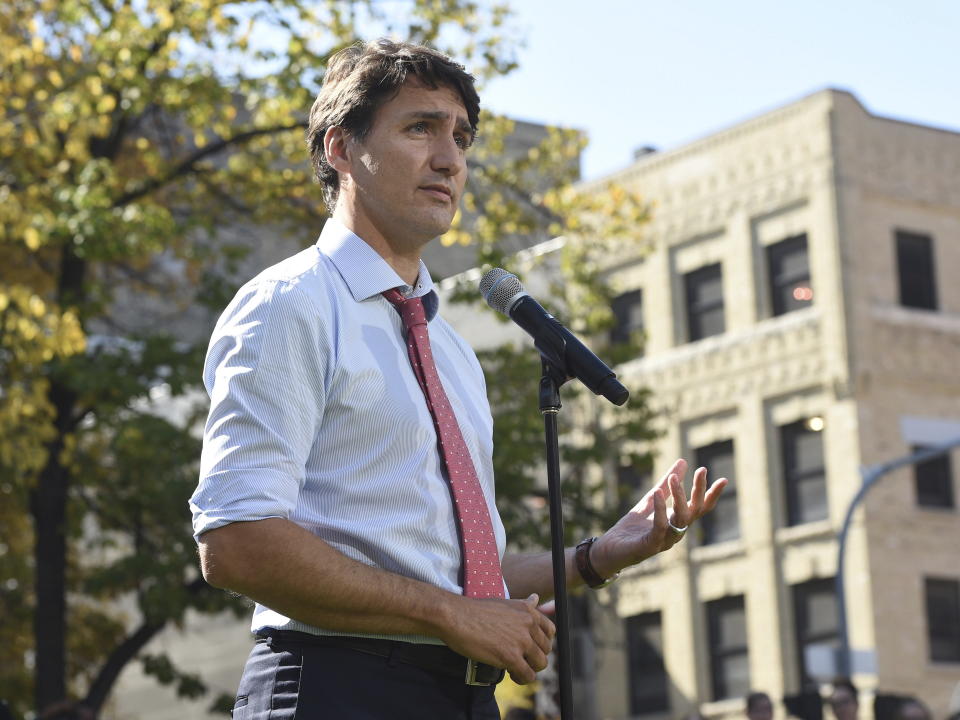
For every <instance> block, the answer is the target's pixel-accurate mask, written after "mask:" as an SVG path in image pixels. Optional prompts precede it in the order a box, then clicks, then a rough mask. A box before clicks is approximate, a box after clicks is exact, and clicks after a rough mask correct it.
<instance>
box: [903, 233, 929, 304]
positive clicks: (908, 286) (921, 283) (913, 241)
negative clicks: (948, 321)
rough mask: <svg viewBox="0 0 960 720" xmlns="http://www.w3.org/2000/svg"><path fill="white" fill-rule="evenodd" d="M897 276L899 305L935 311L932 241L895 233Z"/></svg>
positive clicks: (914, 234)
mask: <svg viewBox="0 0 960 720" xmlns="http://www.w3.org/2000/svg"><path fill="white" fill-rule="evenodd" d="M896 237H897V273H898V277H899V279H900V304H901V305H903V306H904V307H912V308H922V309H924V310H936V309H937V283H936V278H935V273H934V263H933V238H932V237H930V236H929V235H920V234H918V233H910V232H904V231H903V230H897V233H896Z"/></svg>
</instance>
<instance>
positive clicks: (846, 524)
mask: <svg viewBox="0 0 960 720" xmlns="http://www.w3.org/2000/svg"><path fill="white" fill-rule="evenodd" d="M958 446H960V438H955V439H953V440H951V441H950V442H947V443H944V444H942V445H936V446H934V447H929V448H926V449H924V450H920V451H919V452H915V453H912V454H911V455H904V456H903V457H899V458H897V459H895V460H890V461H888V462H885V463H881V464H880V465H872V466H869V467H864V466H861V468H860V477H861V478H862V482H861V485H860V489H859V490H857V494H856V495H854V496H853V500H851V501H850V505H849V506H848V507H847V514H846V516H845V517H844V518H843V526H842V527H841V528H840V535H839V538H838V539H839V542H838V547H837V576H836V578H835V580H834V582H835V583H836V585H835V587H836V593H837V632H838V634H839V635H840V653H839V657H838V665H839V667H838V670H839V673H840V674H841V675H849V674H850V672H851V670H852V665H853V664H852V662H851V652H850V638H849V631H848V628H847V601H846V588H845V585H844V577H843V576H844V556H845V550H846V546H847V534H848V533H849V531H850V524H851V522H852V521H853V513H854V511H855V510H856V509H857V507H858V506H859V505H860V502H861V501H862V500H863V498H864V497H865V496H866V494H867V492H868V491H869V490H870V488H871V487H873V486H874V485H875V484H876V482H877V481H878V480H879V479H880V478H881V477H883V476H884V475H886V474H887V473H889V472H892V471H894V470H896V469H898V468H901V467H903V466H904V465H915V464H916V463H919V462H923V461H924V460H930V459H932V458H935V457H938V456H940V455H944V454H946V453H948V452H950V451H951V450H952V449H953V448H955V447H958Z"/></svg>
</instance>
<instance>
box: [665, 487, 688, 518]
mask: <svg viewBox="0 0 960 720" xmlns="http://www.w3.org/2000/svg"><path fill="white" fill-rule="evenodd" d="M670 496H671V497H672V498H673V516H674V518H676V519H677V520H679V521H680V523H681V524H682V525H686V524H687V521H688V520H689V518H688V517H687V515H688V513H687V495H686V493H684V492H683V483H682V482H680V477H679V476H678V475H671V476H670ZM674 524H676V523H674Z"/></svg>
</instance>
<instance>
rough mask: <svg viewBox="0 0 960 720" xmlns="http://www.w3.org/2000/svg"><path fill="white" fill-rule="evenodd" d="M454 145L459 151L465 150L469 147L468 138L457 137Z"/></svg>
mask: <svg viewBox="0 0 960 720" xmlns="http://www.w3.org/2000/svg"><path fill="white" fill-rule="evenodd" d="M456 143H457V147H459V148H460V149H461V150H466V149H467V148H468V147H470V138H468V137H467V136H466V135H457V136H456Z"/></svg>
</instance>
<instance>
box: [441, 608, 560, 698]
mask: <svg viewBox="0 0 960 720" xmlns="http://www.w3.org/2000/svg"><path fill="white" fill-rule="evenodd" d="M455 597H456V596H455ZM538 602H539V598H538V597H537V596H536V595H531V596H530V597H528V598H527V599H526V600H500V599H490V598H484V599H476V598H466V597H462V596H460V597H457V601H456V602H453V603H451V607H450V608H449V612H450V614H449V615H447V617H446V618H445V622H444V625H445V628H444V631H443V632H442V633H441V635H440V638H441V639H442V640H443V641H444V642H445V643H446V644H447V646H448V647H450V648H451V649H453V650H455V651H456V652H458V653H460V654H461V655H464V656H466V657H468V658H471V659H473V660H477V661H478V662H483V663H487V664H488V665H493V666H495V667H499V668H505V669H506V670H507V672H509V673H510V677H511V678H512V679H513V681H514V682H515V683H518V684H520V685H525V684H527V683H530V682H533V681H534V680H535V679H536V677H537V672H539V671H540V670H543V669H544V668H545V667H546V666H547V655H548V654H549V652H550V648H551V647H553V637H554V635H555V634H556V632H557V630H556V627H554V624H553V622H551V621H550V619H549V618H548V617H547V616H546V615H544V614H543V613H542V612H540V611H539V610H538V609H537V603H538Z"/></svg>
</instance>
